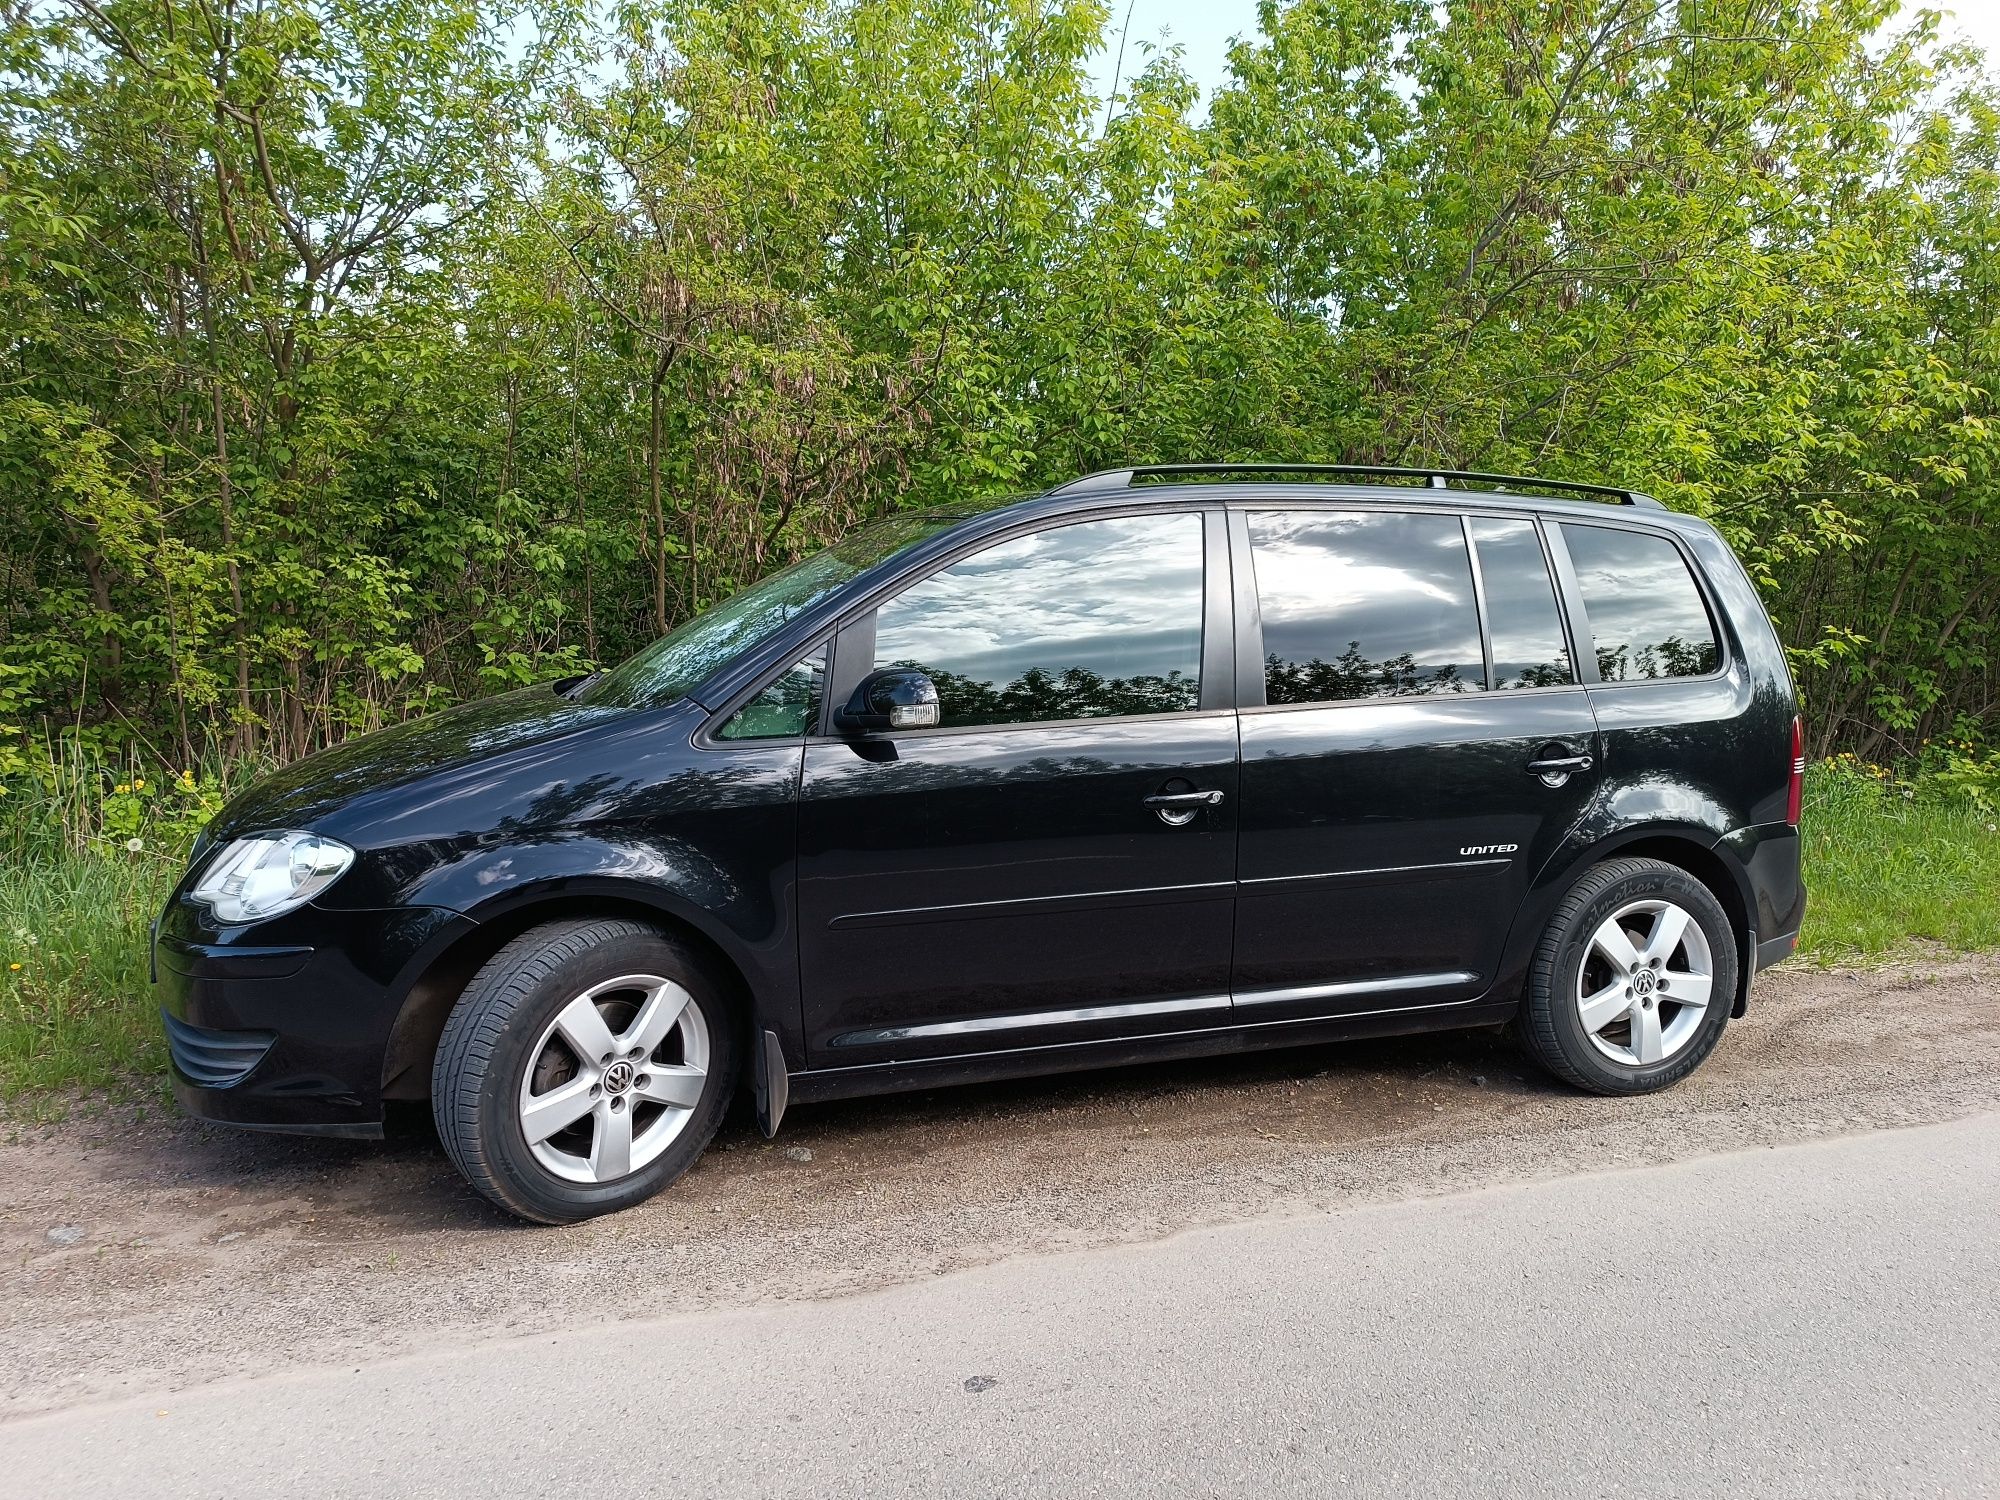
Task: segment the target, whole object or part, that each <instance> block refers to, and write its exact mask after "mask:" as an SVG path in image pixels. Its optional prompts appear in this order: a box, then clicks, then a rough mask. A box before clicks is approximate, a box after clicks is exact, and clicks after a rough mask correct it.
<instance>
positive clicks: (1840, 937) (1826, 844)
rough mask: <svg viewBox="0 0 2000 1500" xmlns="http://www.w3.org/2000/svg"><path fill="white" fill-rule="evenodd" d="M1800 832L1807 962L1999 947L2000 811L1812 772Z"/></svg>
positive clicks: (1843, 774) (1863, 777) (1853, 774)
mask: <svg viewBox="0 0 2000 1500" xmlns="http://www.w3.org/2000/svg"><path fill="white" fill-rule="evenodd" d="M1904 790H1908V791H1910V792H1911V793H1912V795H1910V796H1908V797H1906V796H1904V795H1903V791H1904ZM1803 827H1804V829H1805V841H1806V843H1805V871H1806V891H1807V902H1806V925H1805V932H1804V933H1803V934H1802V935H1801V937H1800V941H1799V951H1800V953H1801V954H1802V955H1804V956H1805V957H1807V958H1810V959H1812V960H1814V961H1815V962H1818V963H1826V964H1833V963H1843V962H1851V961H1853V960H1856V959H1866V958H1883V957H1893V956H1895V955H1896V954H1897V952H1898V951H1899V950H1907V949H1909V948H1911V947H1912V946H1913V945H1914V944H1915V943H1918V942H1927V943H1935V944H1940V945H1942V946H1943V947H1946V948H1949V949H1954V950H1959V951H1967V950H1977V949H1985V948H2000V815H1996V814H1995V813H1993V812H1990V811H1986V810H1984V809H1982V808H1980V807H1978V806H1977V805H1976V804H1974V803H1971V802H1969V801H1967V800H1965V799H1963V798H1951V799H1945V798H1941V797H1935V796H1924V795H1921V794H1918V792H1917V789H1916V788H1900V787H1899V786H1898V785H1897V784H1895V783H1892V782H1883V781H1878V780H1876V779H1874V778H1872V777H1870V776H1868V775H1867V774H1866V773H1865V772H1861V771H1838V770H1833V769H1829V768H1827V767H1824V766H1814V767H1813V768H1812V771H1811V773H1810V774H1809V775H1808V777H1807V781H1806V801H1805V819H1804V824H1803Z"/></svg>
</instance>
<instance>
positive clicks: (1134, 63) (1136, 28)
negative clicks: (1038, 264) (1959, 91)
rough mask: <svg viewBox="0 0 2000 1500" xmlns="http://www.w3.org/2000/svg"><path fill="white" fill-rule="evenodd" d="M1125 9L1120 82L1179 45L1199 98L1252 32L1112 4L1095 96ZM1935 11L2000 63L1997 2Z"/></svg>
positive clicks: (1219, 9)
mask: <svg viewBox="0 0 2000 1500" xmlns="http://www.w3.org/2000/svg"><path fill="white" fill-rule="evenodd" d="M1127 4H1130V5H1131V8H1132V12H1131V14H1132V20H1131V31H1130V38H1131V41H1130V44H1129V45H1128V46H1127V47H1126V50H1125V65H1124V66H1125V72H1124V76H1125V77H1127V78H1129V77H1131V76H1132V75H1133V74H1134V73H1136V72H1138V71H1139V69H1140V68H1142V67H1144V66H1145V53H1144V51H1143V49H1142V48H1141V47H1140V46H1139V45H1138V44H1139V43H1142V42H1151V43H1153V44H1155V45H1158V44H1160V43H1162V42H1175V43H1179V44H1180V45H1181V46H1182V47H1184V48H1186V49H1187V51H1186V57H1185V59H1184V61H1185V63H1186V66H1187V70H1188V72H1189V73H1190V74H1192V75H1193V77H1194V80H1195V82H1197V83H1199V84H1200V85H1201V91H1202V97H1203V98H1206V97H1207V96H1208V95H1209V94H1210V93H1211V92H1213V91H1214V89H1215V86H1216V85H1217V84H1219V83H1220V82H1222V79H1223V76H1224V75H1225V74H1226V73H1227V71H1228V61H1229V41H1230V38H1231V37H1234V36H1244V35H1250V34H1253V33H1255V32H1256V30H1257V3H1256V0H1111V32H1112V39H1111V45H1110V46H1109V47H1107V48H1106V49H1105V50H1104V51H1103V52H1102V53H1100V54H1099V55H1098V57H1097V59H1096V63H1095V66H1094V68H1093V70H1092V72H1093V76H1094V77H1095V78H1096V81H1097V91H1098V93H1099V94H1100V95H1103V94H1106V93H1109V92H1110V89H1111V80H1112V76H1113V73H1114V71H1115V69H1116V66H1117V59H1118V40H1117V32H1118V30H1119V28H1120V27H1121V25H1122V24H1123V23H1124V20H1125V7H1126V5H1127ZM1939 8H1940V9H1944V10H1947V11H1949V12H1950V13H1951V14H1950V16H1949V17H1948V19H1947V20H1946V23H1945V33H1946V35H1951V34H1953V32H1954V30H1957V31H1959V32H1962V33H1963V34H1964V35H1965V36H1967V37H1969V38H1970V39H1971V40H1972V41H1974V42H1977V43H1978V44H1979V45H1980V46H1981V47H1983V48H1985V50H1986V52H1987V55H1988V56H1989V57H1993V58H2000V0H1956V3H1953V4H1947V5H1944V6H1940V7H1939Z"/></svg>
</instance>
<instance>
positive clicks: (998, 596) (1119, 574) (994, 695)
mask: <svg viewBox="0 0 2000 1500" xmlns="http://www.w3.org/2000/svg"><path fill="white" fill-rule="evenodd" d="M1201 610H1202V523H1201V517H1200V516H1199V515H1196V514H1193V513H1179V514H1172V515H1158V516H1121V517H1118V518H1116V519H1113V520H1105V521H1079V522H1073V523H1071V524H1070V525H1067V526H1057V527H1053V528H1051V529H1050V530H1047V531H1037V532H1034V533H1032V534H1030V535H1028V536H1022V537H1015V538H1013V539H1012V540H1010V541H1005V542H1001V543H999V544H998V545H997V546H993V547H988V548H987V549H986V550H985V551H984V552H979V553H975V554H974V555H973V556H971V557H968V558H965V559H964V560H962V561H960V562H956V563H953V564H952V565H951V566H950V567H948V568H946V569H944V570H943V571H941V572H938V573H934V574H932V575H931V576H930V577H929V578H926V579H924V580H923V581H922V582H920V583H916V584H912V585H911V586H910V587H909V588H907V589H905V590H904V591H903V592H902V593H901V594H899V595H897V596H896V597H895V598H894V599H891V600H889V601H888V602H887V603H886V604H884V605H883V606H882V607H881V609H880V610H879V611H878V612H877V615H876V623H875V665H876V666H877V667H915V668H917V669H919V670H920V671H922V672H924V673H926V674H927V675H928V676H929V677H930V679H931V681H932V682H933V683H934V684H936V686H937V691H938V701H939V706H940V708H941V710H942V723H943V725H944V726H945V727H947V728H949V727H953V726H961V725H967V724H1031V723H1039V722H1046V721H1051V720H1059V719H1092V718H1102V717H1104V716H1106V715H1111V714H1158V713H1175V712H1179V711H1181V710H1185V709H1192V708H1196V707H1199V706H1200V701H1201Z"/></svg>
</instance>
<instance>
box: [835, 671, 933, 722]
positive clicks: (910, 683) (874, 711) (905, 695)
mask: <svg viewBox="0 0 2000 1500" xmlns="http://www.w3.org/2000/svg"><path fill="white" fill-rule="evenodd" d="M941 717H942V715H941V713H940V710H939V708H938V694H937V688H936V686H935V685H933V684H932V682H931V680H930V678H928V677H926V676H925V675H924V674H923V673H922V672H919V671H918V670H917V669H916V668H914V667H884V668H882V670H880V671H879V672H870V673H869V674H868V675H867V676H866V677H864V678H862V679H861V682H860V684H859V685H858V686H857V687H856V688H855V689H854V696H853V697H852V698H849V699H848V700H847V707H845V708H843V709H841V710H840V711H839V712H838V713H836V714H835V715H834V716H833V722H834V727H835V728H837V729H839V730H840V731H841V733H843V734H871V733H874V732H876V731H878V730H883V729H934V728H936V727H937V724H938V721H939V719H940V718H941Z"/></svg>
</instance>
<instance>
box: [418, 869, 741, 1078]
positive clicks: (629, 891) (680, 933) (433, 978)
mask: <svg viewBox="0 0 2000 1500" xmlns="http://www.w3.org/2000/svg"><path fill="white" fill-rule="evenodd" d="M661 895H662V893H658V892H655V891H650V890H639V889H634V888H629V887H625V886H622V885H620V884H618V883H616V882H608V883H606V884H605V885H604V886H602V887H598V888H579V883H578V882H559V883H557V884H556V885H554V886H551V887H546V888H542V889H538V890H535V889H531V890H527V891H520V892H513V893H510V894H509V895H508V896H507V897H505V898H503V899H501V900H498V901H496V902H495V903H494V904H493V905H492V906H490V907H487V908H485V909H482V910H480V911H475V912H472V913H469V915H471V916H472V917H473V918H474V919H475V924H476V925H474V926H472V927H470V928H469V929H467V930H466V931H465V932H463V933H461V934H460V935H459V936H458V937H457V938H456V939H455V940H454V941H453V942H451V943H450V944H448V945H447V946H446V947H444V948H443V949H441V950H440V951H439V952H437V953H435V954H433V955H431V956H430V958H429V960H428V961H427V962H426V963H425V964H424V966H423V969H422V971H421V972H420V973H419V974H418V975H417V976H416V978H415V979H414V980H413V981H412V982H411V983H410V985H409V986H408V988H407V989H406V990H405V991H404V994H403V998H402V1002H401V1004H400V1005H399V1006H398V1008H397V1011H396V1019H395V1021H394V1022H393V1023H392V1025H391V1027H390V1031H389V1042H388V1046H387V1047H386V1048H385V1049H384V1051H383V1054H382V1075H381V1081H382V1098H383V1099H384V1100H402V1101H410V1100H421V1099H427V1098H429V1097H430V1093H431V1064H432V1061H433V1059H434V1058H435V1057H436V1056H437V1049H438V1041H439V1039H440V1037H442V1036H443V1034H444V1027H445V1021H446V1020H447V1019H448V1018H449V1017H450V1015H451V1011H452V1007H453V1006H455V1005H456V1004H457V1003H458V998H459V996H460V995H462V994H463V993H464V992H465V987H466V985H467V984H469V983H470V982H471V980H472V976H473V975H474V974H476V973H478V972H479V968H480V966H481V965H482V964H484V963H485V962H486V961H487V960H488V959H489V958H491V957H492V956H493V955H494V954H496V953H498V952H499V951H500V950H501V949H502V948H504V947H505V946H506V945H507V944H508V943H510V942H512V941H513V940H514V939H515V938H517V937H519V936H520V935H521V934H522V933H524V932H526V931H528V930H529V929H530V928H533V927H539V926H541V925H542V924H543V923H545V922H554V921H560V920H562V919H564V918H570V917H628V918H631V919H633V920H635V921H640V922H645V923H647V924H649V925H651V926H654V927H658V928H659V929H661V930H662V931H663V932H666V933H668V934H669V935H671V936H673V937H674V938H676V939H678V940H680V941H681V942H684V943H686V944H688V945H689V946H690V947H691V948H693V949H694V950H695V951H696V952H698V953H699V954H701V956H702V957H703V958H704V959H705V960H706V961H707V962H708V963H709V964H710V965H711V966H712V967H713V968H714V970H715V973H716V975H717V977H718V978H719V979H721V980H722V982H723V983H724V984H725V985H726V986H727V987H728V988H729V990H730V996H729V1000H730V1004H731V1006H732V1008H733V1009H734V1010H735V1011H736V1013H737V1019H738V1021H739V1022H740V1024H741V1027H742V1031H743V1038H742V1040H743V1046H742V1048H741V1049H740V1050H741V1053H742V1056H743V1057H744V1058H745V1059H746V1060H747V1059H749V1058H750V1057H751V1054H752V1050H753V1047H752V1044H753V1042H754V1040H755V1038H756V1037H757V1035H758V1033H759V1031H760V1030H761V1028H762V1027H763V1025H764V1024H765V1022H764V1020H763V1011H762V1006H761V1004H760V1000H759V997H758V995H757V993H756V991H755V989H754V988H753V986H752V985H751V983H750V979H749V975H748V973H747V971H746V968H745V966H744V964H743V963H742V962H741V961H740V960H739V959H738V958H737V956H735V955H734V954H733V953H732V952H731V949H730V945H729V944H728V943H727V942H726V941H725V940H724V939H723V938H722V937H720V936H718V935H717V934H716V933H715V932H713V931H711V930H710V929H709V928H708V926H707V925H706V924H704V923H703V922H701V921H700V920H699V919H697V918H696V917H694V916H692V915H691V914H689V913H687V912H685V911H682V910H679V909H677V907H676V906H674V905H672V904H670V903H668V902H667V901H665V900H663V899H661Z"/></svg>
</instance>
